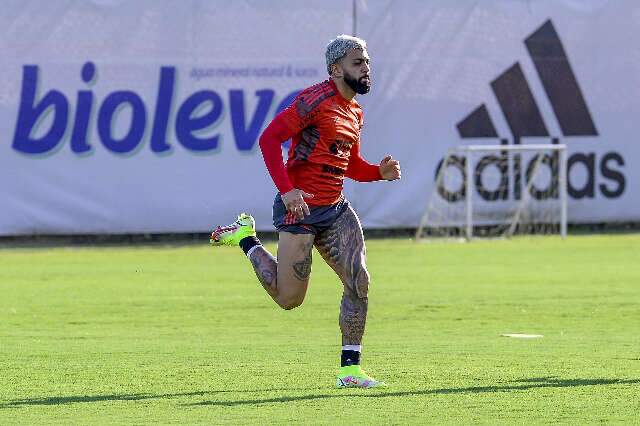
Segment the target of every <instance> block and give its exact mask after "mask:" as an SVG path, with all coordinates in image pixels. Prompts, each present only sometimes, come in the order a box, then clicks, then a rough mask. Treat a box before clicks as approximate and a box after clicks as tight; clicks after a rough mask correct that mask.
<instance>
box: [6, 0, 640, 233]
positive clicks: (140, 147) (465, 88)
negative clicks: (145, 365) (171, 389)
mask: <svg viewBox="0 0 640 426" xmlns="http://www.w3.org/2000/svg"><path fill="white" fill-rule="evenodd" d="M352 6H353V7H352ZM638 22H640V5H638V4H637V3H635V2H633V1H617V2H609V1H602V0H592V1H587V0H585V1H577V0H563V1H557V2H548V1H527V2H513V1H496V2H476V1H462V2H451V1H444V0H441V1H429V2H424V1H418V0H409V1H403V2H393V1H382V0H381V1H363V0H356V1H355V3H353V4H352V3H351V2H344V1H340V0H334V1H312V2H298V1H294V0H287V1H284V0H282V1H276V2H261V1H237V2H236V1H234V2H227V1H217V0H216V1H206V2H202V1H195V0H193V1H182V2H170V1H152V0H145V1H126V0H87V1H82V2H47V1H35V0H34V1H17V0H16V1H9V2H5V4H4V5H3V13H2V14H1V15H0V24H2V25H0V33H1V34H2V38H1V40H2V42H0V53H1V54H2V58H3V67H2V68H1V69H0V200H2V201H1V202H0V235H31V234H87V233H160V232H206V231H207V230H209V229H210V228H211V227H212V226H214V225H217V224H226V223H229V222H231V221H232V220H233V219H234V218H235V216H236V215H237V214H238V213H240V212H242V211H247V212H250V213H252V214H253V215H254V216H255V217H256V220H257V225H258V229H259V230H273V227H272V225H271V206H272V204H273V198H274V196H275V191H276V190H275V187H274V185H273V182H272V181H271V179H270V177H269V175H268V173H267V171H266V168H265V166H264V162H263V160H262V157H261V155H260V150H259V148H258V146H257V142H258V137H259V135H260V133H261V132H262V131H263V130H264V128H265V127H266V125H267V124H268V123H269V121H270V120H271V119H272V118H273V117H274V115H275V114H276V113H277V112H278V111H280V110H282V109H283V108H284V107H286V106H287V105H288V104H289V103H290V102H291V100H292V99H293V97H294V96H295V95H296V94H297V93H298V92H299V91H300V90H301V89H303V88H305V87H307V86H310V85H312V84H314V83H316V82H319V81H322V80H324V79H326V78H327V73H326V65H325V60H324V48H325V46H326V44H327V42H328V41H329V40H330V39H332V38H334V37H335V36H336V35H339V34H342V33H346V34H351V33H353V32H354V31H355V32H356V33H357V35H358V36H360V37H363V38H364V39H366V41H367V43H368V46H369V54H370V56H371V60H372V76H373V89H372V91H371V93H370V94H368V95H365V96H359V97H358V101H359V102H360V103H361V105H363V108H364V111H365V125H364V128H363V133H362V153H363V156H364V157H365V158H366V159H368V160H369V161H371V162H375V163H377V162H379V161H380V160H381V159H382V158H383V157H384V156H385V155H386V154H391V155H393V156H394V157H395V158H397V159H398V160H400V162H401V165H402V169H403V175H402V176H403V177H402V180H401V181H399V182H377V183H367V184H362V183H357V182H351V181H346V184H345V193H346V195H347V197H348V198H349V199H350V200H351V202H352V203H353V204H354V206H355V208H356V210H357V211H358V213H359V215H360V217H361V219H362V222H363V225H364V226H365V227H375V228H380V227H391V228H393V227H415V226H417V224H418V222H419V220H420V217H421V215H422V213H423V211H424V208H425V205H426V203H427V199H428V197H430V196H431V195H432V193H433V192H434V177H435V173H436V169H437V167H438V164H439V163H440V162H441V160H442V158H443V156H444V155H445V153H446V152H447V150H448V149H449V148H451V147H455V146H459V145H465V144H490V145H495V144H533V143H535V144H539V143H562V144H566V145H567V146H568V156H569V162H568V165H569V174H568V184H569V222H570V223H585V222H586V223H588V222H610V221H638V220H640V193H639V191H638V182H640V171H639V170H638V167H637V164H636V163H637V162H638V158H640V143H638V140H637V139H638V130H639V129H638V126H640V124H639V121H640V120H638V118H639V117H640V53H639V52H640V51H639V50H638V47H637V43H634V42H633V40H636V39H638V38H640V25H638ZM488 169H489V168H488ZM493 172H494V173H495V170H494V171H493ZM508 173H514V172H513V171H509V172H508ZM505 178H506V179H507V180H508V182H509V183H510V186H509V191H508V195H507V196H509V197H513V196H515V194H517V193H518V191H517V189H516V188H515V187H514V185H516V183H517V182H518V181H519V179H517V178H516V177H515V176H513V175H509V176H507V177H505ZM486 189H487V188H476V190H478V191H480V192H482V190H486ZM488 189H491V188H488ZM486 202H487V203H488V205H489V206H490V205H491V204H490V203H497V204H496V208H498V204H499V202H500V200H497V201H496V200H487V201H486Z"/></svg>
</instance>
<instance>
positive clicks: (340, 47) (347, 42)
mask: <svg viewBox="0 0 640 426" xmlns="http://www.w3.org/2000/svg"><path fill="white" fill-rule="evenodd" d="M350 49H360V50H366V49H367V42H366V41H364V40H363V39H361V38H358V37H354V36H350V35H346V34H342V35H339V36H338V37H336V38H335V39H333V40H331V41H330V42H329V44H327V50H326V52H325V55H324V56H325V57H326V59H327V72H328V73H329V75H331V65H333V64H335V63H336V62H338V60H339V59H340V58H342V57H343V56H344V55H346V54H347V51H348V50H350Z"/></svg>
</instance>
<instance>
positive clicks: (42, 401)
mask: <svg viewBox="0 0 640 426" xmlns="http://www.w3.org/2000/svg"><path fill="white" fill-rule="evenodd" d="M317 389H318V390H320V389H321V388H317ZM295 390H299V391H309V390H312V389H309V388H305V389H292V388H287V389H255V390H237V389H236V390H218V391H199V392H184V393H166V394H158V395H154V394H148V393H134V394H120V395H117V394H112V395H82V396H80V395H74V396H52V397H46V398H33V399H16V400H13V401H9V402H5V403H2V404H0V409H2V408H16V407H20V406H25V405H65V404H76V403H83V402H103V401H139V400H145V399H171V398H180V397H184V396H208V395H213V394H217V393H256V392H280V391H295Z"/></svg>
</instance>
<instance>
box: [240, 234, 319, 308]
mask: <svg viewBox="0 0 640 426" xmlns="http://www.w3.org/2000/svg"><path fill="white" fill-rule="evenodd" d="M314 238H315V236H314V235H311V234H291V233H289V232H281V233H280V236H279V241H278V259H277V260H276V259H275V258H274V257H273V255H271V253H269V252H268V251H267V250H266V249H265V248H264V247H262V246H261V247H258V248H256V249H255V250H254V251H253V252H252V253H251V257H250V261H251V264H252V265H253V270H254V271H255V273H256V276H257V277H258V280H259V281H260V284H262V287H264V289H265V290H266V291H267V293H269V296H271V298H272V299H273V300H274V301H275V302H276V303H277V304H278V305H279V306H280V307H281V308H283V309H287V310H289V309H293V308H296V307H298V306H300V305H301V304H302V302H303V301H304V297H305V295H306V294H307V287H308V285H309V277H310V275H311V250H312V249H313V240H314Z"/></svg>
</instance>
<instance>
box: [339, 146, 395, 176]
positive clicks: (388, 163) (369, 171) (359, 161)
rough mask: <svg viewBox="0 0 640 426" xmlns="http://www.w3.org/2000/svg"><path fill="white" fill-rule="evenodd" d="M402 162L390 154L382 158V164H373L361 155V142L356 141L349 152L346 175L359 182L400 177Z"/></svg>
mask: <svg viewBox="0 0 640 426" xmlns="http://www.w3.org/2000/svg"><path fill="white" fill-rule="evenodd" d="M400 175H401V173H400V163H399V162H398V160H394V159H393V158H392V157H391V156H390V155H387V156H386V157H384V158H383V159H382V161H381V162H380V164H372V163H369V162H368V161H367V160H365V159H364V158H362V156H361V155H360V144H359V143H354V144H353V146H352V147H351V152H350V154H349V165H348V166H347V171H346V172H345V176H346V177H348V178H350V179H353V180H355V181H358V182H373V181H376V180H383V179H384V180H396V179H400Z"/></svg>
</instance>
